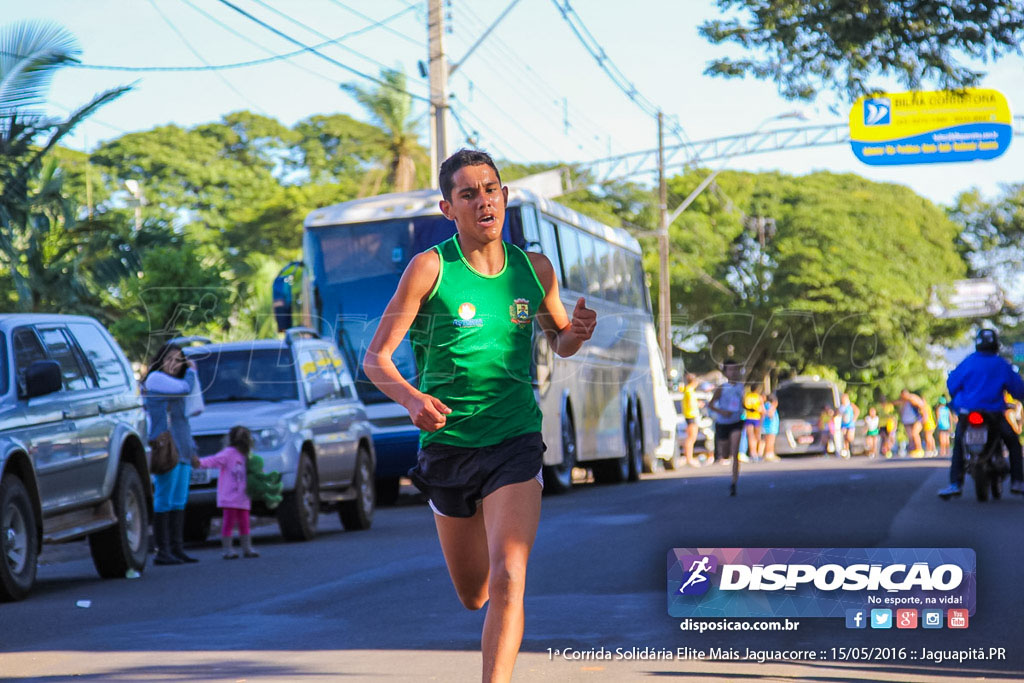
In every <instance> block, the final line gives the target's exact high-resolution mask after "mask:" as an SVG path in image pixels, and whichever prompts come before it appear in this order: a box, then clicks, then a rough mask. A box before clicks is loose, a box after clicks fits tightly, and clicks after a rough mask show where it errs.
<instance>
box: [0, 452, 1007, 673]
mask: <svg viewBox="0 0 1024 683" xmlns="http://www.w3.org/2000/svg"><path fill="white" fill-rule="evenodd" d="M946 467H947V463H946V462H940V461H928V460H913V461H909V460H903V461H884V460H883V461H869V460H866V459H863V458H855V459H854V460H852V461H838V460H835V459H829V460H823V459H820V458H810V459H794V460H787V461H784V462H782V463H758V464H751V465H744V470H743V473H742V476H741V480H740V487H739V495H738V496H737V497H736V498H729V497H728V496H727V484H728V478H727V468H725V467H722V466H712V467H705V468H702V469H700V470H690V469H688V470H686V471H684V472H682V473H665V474H659V475H652V476H649V477H646V476H645V478H644V479H643V480H642V481H640V482H637V483H633V484H625V485H618V486H596V485H593V484H583V485H581V486H579V487H577V488H576V489H575V490H574V491H572V492H571V493H570V494H568V495H564V496H548V497H545V499H544V512H543V515H542V520H541V527H540V531H539V534H538V538H537V542H536V545H535V547H534V552H533V556H532V558H531V563H530V575H529V578H528V585H527V597H526V610H527V624H526V635H525V638H524V642H523V652H522V654H521V655H520V658H519V661H518V664H517V668H516V677H515V680H521V681H643V680H658V679H662V678H669V679H677V680H686V681H733V680H799V681H819V682H821V681H828V682H831V681H844V680H865V681H936V680H943V681H945V680H958V679H963V680H968V679H970V680H977V679H979V678H984V679H993V680H1024V674H1022V672H1024V647H1022V645H1024V619H1021V617H1020V615H1021V613H1022V612H1024V598H1022V597H1021V596H1022V591H1024V587H1021V586H1020V584H1021V581H1020V577H1021V575H1022V574H1024V544H1022V540H1024V533H1022V521H1024V499H1022V498H1018V497H1015V498H1013V499H1004V500H1002V501H999V502H997V503H987V504H979V503H977V502H975V501H974V500H973V499H972V498H970V497H967V496H966V495H965V497H964V498H962V499H959V500H954V501H949V502H943V501H940V500H939V499H937V498H936V497H935V495H934V492H935V490H936V489H938V488H939V487H940V486H941V485H942V484H943V483H944V482H945V480H946V474H945V472H946ZM320 531H321V533H320V535H319V536H318V537H317V538H316V539H315V540H314V541H312V542H309V543H286V542H284V541H282V540H280V538H279V537H278V535H277V528H276V526H275V525H263V526H260V527H259V528H258V529H257V531H256V532H255V535H256V537H257V547H258V549H259V550H260V552H261V553H262V557H261V558H259V559H251V560H242V559H239V560H233V561H224V560H222V559H220V551H219V543H217V542H215V541H210V542H207V543H206V544H205V545H203V546H201V547H198V548H193V549H192V552H193V554H195V555H197V556H198V557H199V558H200V559H201V562H200V563H198V564H195V565H188V566H175V567H155V566H149V567H147V569H146V571H145V573H144V575H143V577H142V578H139V579H135V580H109V581H103V580H100V579H98V578H97V577H96V574H95V571H94V570H93V568H92V565H91V562H90V560H89V558H88V554H87V549H86V547H85V546H84V544H80V543H79V544H71V545H68V546H58V547H55V548H48V549H47V551H46V553H45V554H44V557H43V561H44V564H43V565H42V566H41V567H40V571H39V580H38V584H37V586H36V589H35V590H34V592H33V593H32V595H31V596H30V597H29V598H28V599H27V600H25V601H23V602H20V603H12V604H2V605H0V679H3V680H13V681H26V680H33V681H57V680H65V679H68V678H71V677H74V680H86V681H90V680H93V681H199V680H202V681H234V682H237V681H243V680H244V681H304V682H305V681H364V680H365V681H426V680H436V681H473V680H478V679H479V652H478V647H479V635H480V628H481V625H482V622H483V616H484V613H483V611H480V612H468V611H466V610H464V609H463V608H462V607H461V606H460V605H459V603H458V601H457V599H456V597H455V594H454V591H453V589H452V588H451V584H450V582H449V579H448V576H447V572H446V570H445V567H444V564H443V561H442V558H441V553H440V551H439V549H438V547H437V541H436V536H435V532H434V528H433V521H432V518H431V515H430V514H429V511H428V509H427V508H426V507H425V506H424V505H423V504H422V503H421V502H420V501H418V500H417V499H416V498H414V497H411V496H407V497H403V500H402V503H401V504H400V505H399V506H398V507H394V508H387V509H380V510H378V511H377V515H376V517H375V520H374V524H373V528H372V529H370V530H369V531H365V532H352V533H346V532H344V531H342V530H341V525H340V523H339V522H338V519H337V518H336V517H335V516H333V515H325V516H324V517H322V518H321V523H320ZM673 547H807V548H818V547H831V548H835V547H967V548H974V549H975V550H976V552H977V562H978V604H977V612H976V614H975V615H974V617H973V618H972V620H971V623H970V626H969V628H968V629H966V630H961V631H947V630H945V629H943V630H939V631H931V630H928V631H926V630H922V629H918V630H913V631H910V630H900V631H897V630H892V631H876V630H873V629H867V630H864V631H855V630H850V629H847V628H846V627H845V623H844V621H843V620H842V619H835V618H829V619H802V620H801V626H800V629H799V630H798V631H796V632H772V633H762V632H759V633H750V632H744V633H742V634H739V635H738V634H736V633H725V634H723V633H706V634H703V635H698V634H695V633H692V632H683V631H681V630H680V619H678V618H673V617H670V616H668V614H667V609H666V604H667V600H666V589H665V585H666V583H665V581H666V575H665V571H666V570H665V567H666V554H667V552H668V551H669V549H671V548H673ZM81 600H88V601H90V606H89V607H87V608H84V607H78V606H76V603H77V602H78V601H81ZM858 646H869V647H890V646H895V647H904V648H908V650H909V651H914V652H920V651H923V650H928V651H930V652H944V651H963V650H969V649H970V648H976V647H983V648H986V650H987V648H989V647H1005V648H1006V657H1007V658H1006V659H1005V660H1001V661H1000V660H997V661H968V662H964V663H956V662H943V663H936V662H934V661H932V660H927V661H925V660H923V659H921V658H918V659H916V660H914V661H910V660H902V661H901V660H896V659H885V660H877V661H848V662H835V661H792V660H789V661H772V662H767V663H763V664H758V663H756V662H751V661H742V660H741V661H723V660H718V661H700V660H678V659H676V660H644V659H631V660H629V659H627V660H621V659H620V660H612V661H608V660H603V659H592V660H583V661H580V660H573V659H563V658H562V657H552V656H551V655H550V654H549V651H553V650H556V649H557V650H558V651H559V652H564V651H565V650H566V649H567V648H568V649H569V650H570V651H576V652H579V651H584V652H601V651H609V652H614V651H615V650H616V649H617V648H622V649H623V650H624V651H632V650H633V648H636V649H637V650H638V651H643V650H644V648H649V650H648V651H659V650H662V649H664V650H669V651H671V652H673V653H675V652H677V648H692V649H694V650H704V651H707V650H709V649H710V648H735V649H738V650H740V651H741V652H745V650H746V649H748V648H749V649H752V650H775V649H778V650H782V649H785V650H791V649H814V650H819V651H820V650H821V649H823V648H831V647H858Z"/></svg>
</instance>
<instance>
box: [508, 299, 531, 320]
mask: <svg viewBox="0 0 1024 683" xmlns="http://www.w3.org/2000/svg"><path fill="white" fill-rule="evenodd" d="M508 314H509V316H511V318H512V322H514V323H515V324H516V325H519V326H520V327H525V326H526V325H529V324H530V321H531V318H530V300H529V299H516V300H515V301H514V302H513V303H512V305H511V306H509V307H508Z"/></svg>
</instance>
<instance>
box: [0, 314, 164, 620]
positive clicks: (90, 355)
mask: <svg viewBox="0 0 1024 683" xmlns="http://www.w3.org/2000/svg"><path fill="white" fill-rule="evenodd" d="M145 429H146V416H145V412H144V411H143V408H142V399H141V397H140V394H139V387H138V385H137V383H136V381H135V377H134V375H133V374H132V369H131V366H130V365H129V363H128V360H127V359H126V358H125V356H124V353H123V352H122V351H121V349H120V347H119V346H118V345H117V342H115V341H114V339H113V337H111V336H110V334H109V333H108V332H107V331H106V330H105V329H104V328H103V326H102V325H100V323H98V322H97V321H95V320H93V319H92V318H87V317H82V316H72V315H45V314H0V599H4V600H19V599H21V598H24V597H25V596H26V595H28V593H29V591H31V589H32V585H33V584H34V583H35V577H36V563H37V559H38V556H39V551H40V548H41V544H42V543H59V542H62V541H73V540H76V539H80V538H83V537H88V538H89V549H90V551H91V553H92V559H93V564H94V565H95V566H96V570H97V571H98V572H99V574H100V576H102V577H105V578H113V577H123V576H125V574H126V573H129V572H130V571H132V570H134V571H136V572H141V571H142V570H143V568H144V567H145V564H146V550H147V538H148V525H149V521H148V520H149V510H150V509H151V508H152V487H151V486H150V482H149V468H148V462H147V451H146V448H145V447H144V446H143V444H144V443H145V442H146V439H145Z"/></svg>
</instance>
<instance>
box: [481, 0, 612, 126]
mask: <svg viewBox="0 0 1024 683" xmlns="http://www.w3.org/2000/svg"><path fill="white" fill-rule="evenodd" d="M462 4H463V5H464V7H462V10H463V11H464V12H465V13H466V15H467V16H469V17H470V18H471V19H473V20H475V21H476V22H477V23H478V24H479V25H480V26H485V25H486V24H485V23H484V22H483V20H482V19H480V17H479V16H478V15H477V14H476V13H475V12H474V11H473V9H472V7H471V6H470V4H469V2H468V0H463V2H462ZM488 48H491V50H490V51H491V52H492V53H493V54H495V55H496V56H499V57H500V56H501V55H499V54H498V53H499V52H503V53H504V56H505V57H506V58H508V59H511V61H512V62H513V63H516V64H517V66H520V67H521V68H522V69H523V70H524V71H526V72H528V73H527V74H525V81H524V82H526V83H528V84H529V85H530V86H531V87H533V88H534V89H535V91H536V92H538V93H539V94H540V95H541V98H542V100H543V99H546V100H549V101H550V102H552V103H555V102H556V101H559V100H562V94H561V93H560V92H559V91H558V90H557V89H556V88H555V87H553V86H552V85H551V84H550V83H548V82H547V81H545V80H544V78H543V77H542V76H541V75H540V74H538V73H537V72H536V70H534V68H533V67H532V66H530V64H529V63H528V62H527V61H526V60H525V59H523V57H522V56H520V55H519V54H518V53H517V52H516V51H515V50H514V49H513V48H512V46H511V45H510V44H508V43H507V42H499V41H493V42H490V43H488V44H487V45H485V47H484V49H488ZM544 91H546V92H544ZM573 110H574V111H573V118H578V119H580V120H582V122H583V123H584V124H585V125H587V126H588V127H589V128H590V132H591V133H596V135H595V136H594V137H600V136H605V135H608V131H607V130H605V129H604V128H602V127H601V126H599V125H597V124H595V123H594V122H593V121H591V120H590V119H588V118H587V117H586V116H585V115H584V114H583V112H582V111H581V110H577V109H576V107H575V106H573Z"/></svg>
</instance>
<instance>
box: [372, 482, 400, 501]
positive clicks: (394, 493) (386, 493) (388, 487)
mask: <svg viewBox="0 0 1024 683" xmlns="http://www.w3.org/2000/svg"><path fill="white" fill-rule="evenodd" d="M374 486H375V488H376V490H375V491H374V493H375V494H376V500H377V506H378V507H380V506H382V505H394V504H395V503H397V502H398V494H399V493H400V492H401V490H402V480H401V478H400V477H378V478H377V483H376V484H374Z"/></svg>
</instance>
